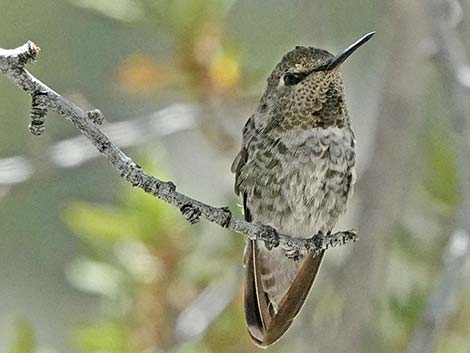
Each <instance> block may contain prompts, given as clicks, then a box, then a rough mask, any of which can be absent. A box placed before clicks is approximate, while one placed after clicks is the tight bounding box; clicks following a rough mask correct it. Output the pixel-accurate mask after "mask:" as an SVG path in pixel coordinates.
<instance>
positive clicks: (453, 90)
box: [409, 0, 470, 353]
mask: <svg viewBox="0 0 470 353" xmlns="http://www.w3.org/2000/svg"><path fill="white" fill-rule="evenodd" d="M426 5H427V13H428V17H429V23H430V24H431V26H432V27H431V31H432V39H433V40H434V41H435V46H436V48H437V54H436V56H435V60H436V64H437V66H438V69H439V70H440V73H441V77H442V81H441V82H442V83H443V85H444V87H445V89H444V91H445V92H446V93H447V94H448V106H447V108H448V110H449V113H450V114H449V115H450V118H451V123H452V126H453V129H454V140H455V143H456V147H457V156H458V167H459V169H458V173H459V189H460V195H461V200H460V207H459V213H458V215H457V219H456V226H455V230H454V232H453V234H452V235H451V237H450V239H449V242H448V245H447V249H446V251H445V252H444V254H443V257H442V267H441V269H440V272H439V274H438V276H437V278H436V281H435V284H434V287H433V290H432V292H431V294H430V296H429V299H428V302H427V304H426V307H425V310H424V313H423V316H422V317H421V320H420V322H419V323H418V325H417V328H416V331H415V334H414V336H413V338H412V340H411V344H410V350H409V352H410V353H424V352H426V353H430V352H433V351H435V342H436V338H437V332H438V330H439V329H440V328H442V327H443V326H444V325H445V323H446V322H447V320H448V318H449V316H450V315H451V313H452V312H453V307H454V305H453V303H455V296H456V294H457V292H458V290H459V288H460V287H461V285H462V281H461V280H460V279H461V278H462V277H461V276H462V272H463V269H464V267H465V264H466V262H467V261H468V259H469V257H470V217H469V215H470V83H469V80H468V73H469V72H470V68H469V66H468V63H469V62H468V59H467V57H466V51H465V46H464V44H463V41H462V39H461V38H460V36H459V33H458V32H457V29H456V25H457V22H458V21H455V20H454V19H455V18H458V17H459V13H460V14H461V7H460V4H459V3H458V1H453V0H452V1H451V0H430V1H426Z"/></svg>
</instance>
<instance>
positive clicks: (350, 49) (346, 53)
mask: <svg viewBox="0 0 470 353" xmlns="http://www.w3.org/2000/svg"><path fill="white" fill-rule="evenodd" d="M374 34H375V32H370V33H367V34H366V35H365V36H362V37H361V38H359V39H358V40H357V41H356V42H354V43H353V44H351V45H350V46H349V47H348V48H346V49H345V50H344V51H343V52H342V53H340V54H338V55H336V56H335V57H334V58H333V59H332V60H331V62H330V63H329V64H328V65H327V66H326V69H327V70H332V69H334V68H335V67H338V65H341V64H342V63H343V62H344V61H345V60H346V59H347V58H348V57H349V56H350V55H351V54H352V53H354V51H355V50H356V49H357V48H359V47H360V46H362V45H363V44H365V43H366V42H367V41H368V40H369V39H371V38H372V36H373V35H374Z"/></svg>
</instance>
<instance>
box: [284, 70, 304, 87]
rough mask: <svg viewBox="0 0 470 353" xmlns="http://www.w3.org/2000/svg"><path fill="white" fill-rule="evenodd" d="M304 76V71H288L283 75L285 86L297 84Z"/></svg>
mask: <svg viewBox="0 0 470 353" xmlns="http://www.w3.org/2000/svg"><path fill="white" fill-rule="evenodd" d="M305 77H306V74H304V73H298V72H288V73H286V74H285V75H284V84H285V85H286V86H293V85H296V84H298V83H299V82H300V81H302V80H303V79H304V78H305Z"/></svg>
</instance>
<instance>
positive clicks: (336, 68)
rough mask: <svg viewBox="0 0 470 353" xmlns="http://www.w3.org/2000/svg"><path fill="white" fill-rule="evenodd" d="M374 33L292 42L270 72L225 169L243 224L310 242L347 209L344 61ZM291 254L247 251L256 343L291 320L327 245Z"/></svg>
mask: <svg viewBox="0 0 470 353" xmlns="http://www.w3.org/2000/svg"><path fill="white" fill-rule="evenodd" d="M374 34H375V32H371V33H368V34H366V35H364V36H363V37H361V38H360V39H359V40H357V41H356V42H355V43H353V44H352V45H350V46H349V47H348V48H347V49H345V50H344V51H343V52H341V53H340V54H338V55H333V54H331V53H330V52H328V51H326V50H323V49H318V48H314V47H304V46H297V47H295V49H293V50H292V51H290V52H288V53H287V54H286V55H284V56H283V57H282V59H281V61H280V62H279V63H278V64H277V66H276V67H275V68H274V70H273V72H272V73H271V75H270V76H269V78H268V80H267V87H266V90H265V92H264V94H263V95H262V97H261V99H260V102H259V104H258V107H257V109H256V111H255V112H254V113H253V114H252V115H251V117H250V118H249V119H248V121H247V122H246V124H245V126H244V128H243V139H242V146H241V150H240V152H239V153H238V154H237V156H236V157H235V160H234V161H233V164H232V168H231V170H232V172H233V173H235V193H236V194H237V195H241V197H242V198H243V209H244V216H245V219H246V220H247V221H248V222H256V223H262V224H265V225H269V226H271V227H273V228H274V229H276V230H277V231H278V232H280V233H283V234H287V235H289V236H291V237H294V238H300V237H301V238H308V237H311V236H313V235H315V234H328V233H329V232H331V231H332V230H333V227H334V226H335V224H336V222H337V221H338V218H339V217H340V216H341V215H342V214H343V213H344V212H345V211H346V203H347V201H348V199H349V198H350V197H351V194H352V191H353V185H354V182H355V178H356V176H355V164H356V153H355V144H356V141H355V137H354V132H353V129H352V127H351V119H350V115H349V112H348V109H347V107H346V102H345V97H344V86H343V79H342V76H341V72H340V67H341V64H342V63H343V62H344V61H345V60H346V59H347V58H348V57H349V56H350V55H351V54H352V53H353V52H354V51H355V50H356V49H357V48H359V47H360V46H362V45H363V44H364V43H366V42H367V41H368V40H369V39H370V38H371V37H372V36H373V35H374ZM288 255H289V254H288V253H286V251H285V250H283V249H281V248H279V247H277V248H273V249H267V248H266V247H265V246H264V245H263V243H262V242H260V241H255V240H248V241H247V244H246V247H245V253H244V266H245V272H246V274H245V292H244V296H245V318H246V324H247V327H248V333H249V335H250V337H251V339H252V340H253V342H254V343H255V344H256V345H258V346H260V347H267V346H269V345H271V344H272V343H274V342H276V341H277V340H278V339H279V338H281V337H282V336H283V335H284V334H285V332H286V331H287V330H288V328H289V327H290V326H291V324H292V322H293V320H294V318H295V317H296V316H297V315H298V313H299V312H300V310H301V309H302V307H303V305H304V303H305V300H306V298H307V297H308V294H309V292H310V289H311V287H312V285H313V282H314V280H315V277H316V276H317V273H318V270H319V269H320V265H321V263H322V259H323V257H324V251H321V252H320V253H318V254H309V255H307V256H305V257H303V259H301V260H299V261H294V260H293V259H291V258H289V256H288Z"/></svg>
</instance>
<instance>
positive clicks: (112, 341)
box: [72, 322, 132, 353]
mask: <svg viewBox="0 0 470 353" xmlns="http://www.w3.org/2000/svg"><path fill="white" fill-rule="evenodd" d="M72 340H73V342H74V344H75V345H76V346H77V347H78V348H79V349H80V350H81V351H83V352H90V353H91V352H100V353H104V352H109V353H129V352H132V343H131V339H130V334H129V329H128V328H127V327H126V326H125V325H123V324H119V323H114V322H105V323H100V324H97V325H94V326H86V327H82V328H80V329H78V330H77V331H76V332H75V334H74V336H73V337H72Z"/></svg>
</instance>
